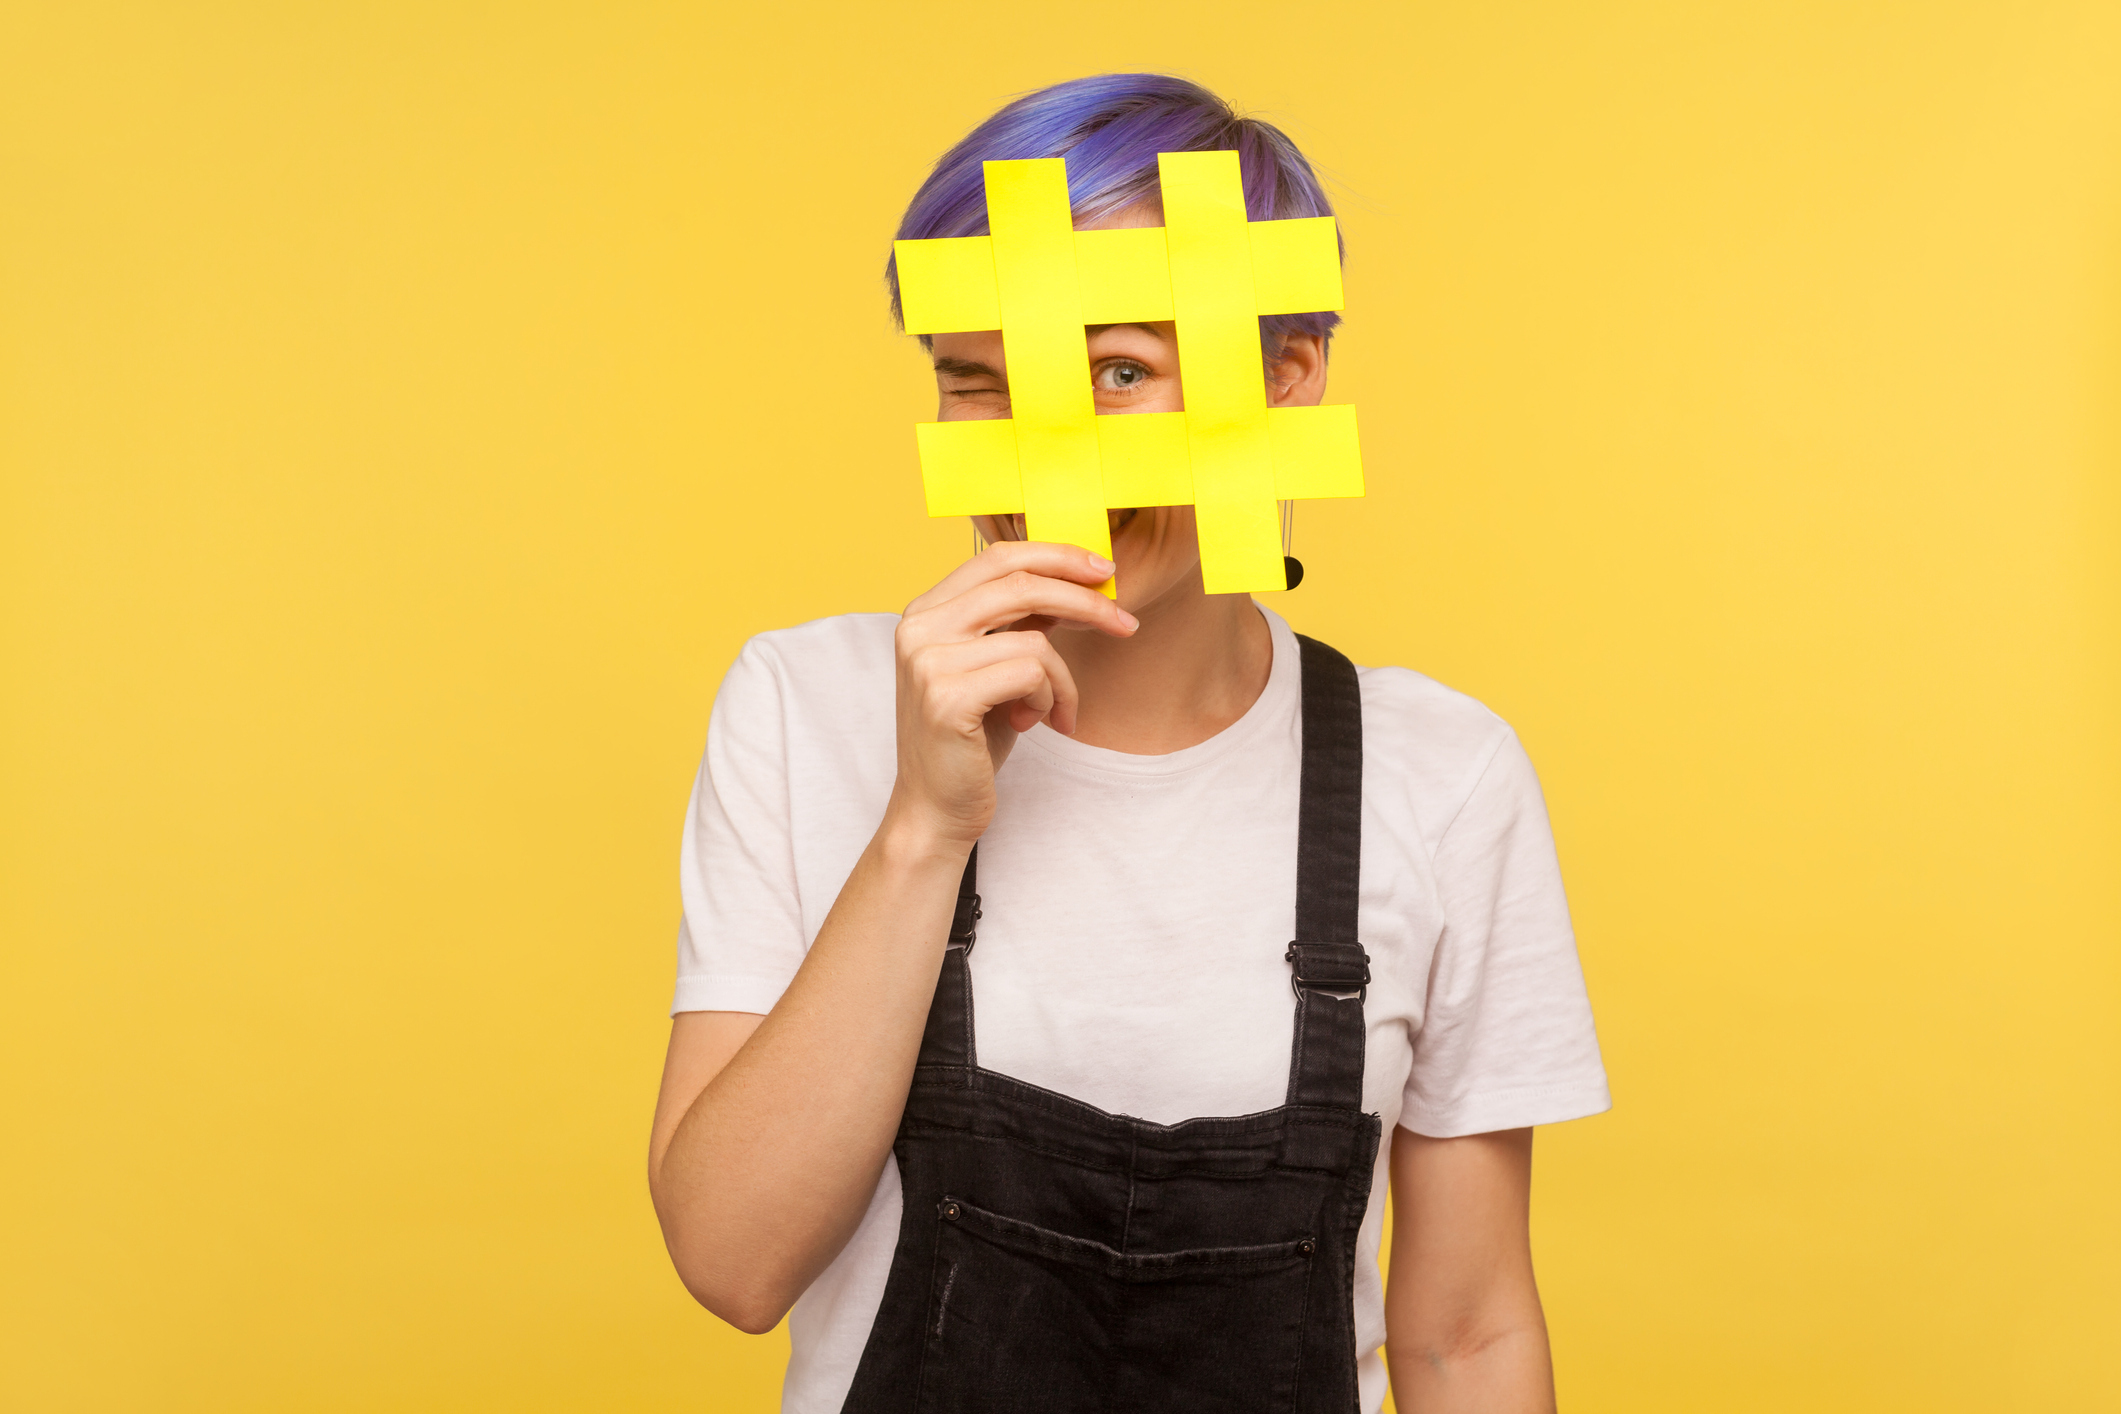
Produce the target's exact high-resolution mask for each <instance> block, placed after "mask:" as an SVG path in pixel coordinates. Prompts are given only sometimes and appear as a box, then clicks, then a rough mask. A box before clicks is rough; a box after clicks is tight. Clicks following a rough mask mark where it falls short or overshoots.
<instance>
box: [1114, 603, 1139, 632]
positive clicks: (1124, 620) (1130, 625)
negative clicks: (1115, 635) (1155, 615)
mask: <svg viewBox="0 0 2121 1414" xmlns="http://www.w3.org/2000/svg"><path fill="white" fill-rule="evenodd" d="M1118 613H1119V622H1120V626H1121V627H1123V628H1125V629H1126V630H1127V632H1129V633H1132V632H1134V630H1136V629H1138V628H1140V627H1141V626H1142V621H1141V620H1140V619H1137V618H1136V617H1134V615H1132V614H1130V613H1128V612H1127V611H1126V610H1125V609H1121V610H1119V611H1118Z"/></svg>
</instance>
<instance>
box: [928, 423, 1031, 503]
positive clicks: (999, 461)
mask: <svg viewBox="0 0 2121 1414" xmlns="http://www.w3.org/2000/svg"><path fill="white" fill-rule="evenodd" d="M913 434H914V437H915V439H916V440H917V441H918V442H919V444H920V450H921V482H922V484H923V485H925V486H926V487H927V490H928V514H929V515H931V516H998V515H1013V514H1015V513H1016V512H1017V511H1020V510H1022V509H1023V508H1024V484H1023V480H1022V478H1021V477H1019V476H1018V474H1017V469H1016V424H1015V423H1014V422H1011V421H1010V420H1009V419H1007V418H986V419H975V420H973V421H970V422H916V423H915V424H913Z"/></svg>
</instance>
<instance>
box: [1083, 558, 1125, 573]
mask: <svg viewBox="0 0 2121 1414" xmlns="http://www.w3.org/2000/svg"><path fill="white" fill-rule="evenodd" d="M1090 568H1091V569H1094V570H1096V571H1097V572H1098V573H1099V574H1110V573H1112V571H1114V570H1116V569H1118V568H1119V566H1118V565H1115V564H1113V563H1112V562H1111V561H1110V560H1108V559H1106V558H1105V557H1104V556H1103V555H1097V554H1093V555H1091V556H1090Z"/></svg>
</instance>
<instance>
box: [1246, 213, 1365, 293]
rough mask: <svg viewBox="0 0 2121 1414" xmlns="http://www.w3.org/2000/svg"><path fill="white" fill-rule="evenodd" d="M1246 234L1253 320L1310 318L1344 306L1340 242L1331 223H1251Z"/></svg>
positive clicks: (1309, 219)
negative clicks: (1290, 316) (1249, 247)
mask: <svg viewBox="0 0 2121 1414" xmlns="http://www.w3.org/2000/svg"><path fill="white" fill-rule="evenodd" d="M1248 234H1249V235H1250V236H1251V238H1252V290H1253V299H1254V301H1255V307H1254V309H1253V311H1252V312H1253V313H1254V314H1310V313H1313V312H1315V311H1318V310H1322V309H1339V308H1341V307H1342V306H1343V305H1344V304H1345V303H1346V299H1345V297H1344V296H1343V295H1342V293H1341V287H1340V240H1339V237H1338V235H1337V234H1336V228H1335V226H1334V224H1333V218H1332V217H1330V216H1303V217H1299V218H1297V219H1296V220H1293V221H1254V222H1253V223H1252V224H1251V227H1250V228H1249V231H1248Z"/></svg>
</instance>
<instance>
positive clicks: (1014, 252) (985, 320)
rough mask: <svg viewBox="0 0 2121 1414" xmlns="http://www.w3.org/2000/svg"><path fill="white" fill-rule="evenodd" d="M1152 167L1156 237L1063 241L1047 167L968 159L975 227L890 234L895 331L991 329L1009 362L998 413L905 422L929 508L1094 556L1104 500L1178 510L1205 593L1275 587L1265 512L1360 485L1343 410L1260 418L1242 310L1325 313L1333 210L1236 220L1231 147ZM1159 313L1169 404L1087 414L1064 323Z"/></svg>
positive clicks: (1061, 202) (1335, 268)
mask: <svg viewBox="0 0 2121 1414" xmlns="http://www.w3.org/2000/svg"><path fill="white" fill-rule="evenodd" d="M1157 166H1158V173H1159V176H1160V178H1161V181H1162V184H1163V204H1164V224H1163V225H1162V226H1145V227H1137V228H1132V229H1121V230H1109V231H1078V230H1076V229H1075V225H1074V221H1073V218H1072V217H1071V215H1070V213H1069V208H1068V175H1067V166H1066V162H1065V159H1062V158H1058V157H1046V158H1037V159H1033V160H1029V161H1021V162H989V163H987V164H986V177H987V223H988V228H989V230H991V231H992V232H993V234H992V235H987V236H966V237H962V238H957V239H949V240H930V241H900V242H898V244H897V255H898V277H899V299H900V306H901V308H902V309H903V310H904V312H905V316H906V332H907V333H909V334H949V333H959V332H967V331H976V330H982V329H999V330H1001V331H1002V348H1003V354H1004V356H1005V357H1006V359H1007V360H1008V365H1009V403H1010V413H1011V416H1009V417H1008V418H1001V419H990V420H986V421H965V422H924V423H921V424H919V425H918V427H917V428H916V431H917V433H918V435H919V440H920V454H921V479H922V481H923V482H924V483H925V484H926V487H927V492H928V514H929V515H931V516H961V515H1011V514H1014V513H1016V512H1018V511H1021V512H1023V514H1024V521H1025V531H1026V533H1027V534H1028V535H1029V536H1030V537H1031V538H1032V539H1034V540H1060V541H1066V542H1068V543H1070V544H1075V545H1081V546H1084V547H1086V548H1088V549H1091V550H1095V551H1097V552H1098V553H1099V554H1109V553H1110V552H1111V548H1112V544H1111V540H1110V539H1109V537H1108V535H1107V532H1106V519H1105V511H1106V509H1107V508H1108V507H1128V506H1184V505H1190V506H1193V507H1194V508H1195V510H1194V515H1195V520H1196V522H1197V524H1198V526H1199V534H1200V564H1201V577H1202V579H1203V580H1204V582H1205V584H1206V587H1207V591H1208V593H1210V594H1244V593H1252V592H1255V591H1259V590H1272V589H1281V588H1283V587H1284V580H1283V569H1282V557H1281V529H1280V521H1279V517H1278V516H1277V514H1276V511H1275V502H1276V501H1286V500H1296V499H1301V498H1308V497H1318V496H1360V495H1361V494H1362V458H1361V455H1360V453H1359V451H1358V450H1357V447H1356V439H1355V409H1354V408H1352V407H1347V406H1334V407H1289V408H1270V407H1268V406H1267V398H1266V383H1265V378H1264V376H1263V370H1262V367H1261V363H1260V345H1259V322H1258V321H1259V317H1260V316H1261V315H1267V314H1304V313H1310V312H1313V311H1318V310H1331V309H1339V308H1340V307H1341V303H1342V298H1341V288H1340V260H1339V252H1338V248H1337V245H1336V243H1335V239H1334V225H1333V218H1332V217H1330V216H1318V217H1306V218H1302V219H1299V220H1293V221H1247V220H1246V219H1245V198H1244V189H1243V185H1242V182H1241V178H1240V175H1239V172H1238V166H1237V154H1236V153H1235V152H1166V153H1162V154H1160V155H1159V156H1158V157H1157ZM1167 319H1168V320H1173V321H1175V322H1176V325H1177V329H1178V359H1179V371H1180V375H1181V376H1182V377H1183V379H1184V381H1185V397H1186V410H1185V411H1184V412H1165V413H1132V414H1127V415H1124V416H1111V417H1099V416H1097V412H1096V407H1095V404H1094V402H1093V400H1092V397H1091V390H1090V379H1089V364H1088V358H1087V355H1086V353H1085V351H1084V345H1083V327H1084V326H1085V325H1088V324H1135V323H1150V322H1153V321H1158V320H1167ZM1106 592H1107V593H1110V592H1111V586H1110V585H1107V586H1106Z"/></svg>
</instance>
